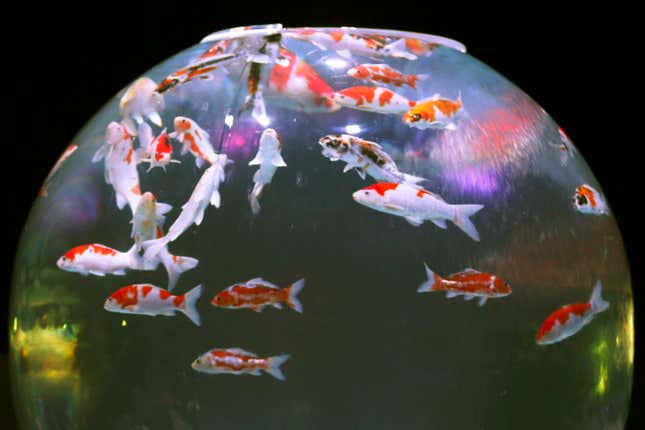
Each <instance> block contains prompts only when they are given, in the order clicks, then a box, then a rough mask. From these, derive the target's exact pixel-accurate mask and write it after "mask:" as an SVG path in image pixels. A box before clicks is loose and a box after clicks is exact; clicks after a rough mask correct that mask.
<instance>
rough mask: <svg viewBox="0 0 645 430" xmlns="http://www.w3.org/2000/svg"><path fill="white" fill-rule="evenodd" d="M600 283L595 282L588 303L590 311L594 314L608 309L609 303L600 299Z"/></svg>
mask: <svg viewBox="0 0 645 430" xmlns="http://www.w3.org/2000/svg"><path fill="white" fill-rule="evenodd" d="M601 293H602V283H601V282H600V281H596V285H595V286H594V288H593V293H591V299H590V300H589V303H590V304H591V310H592V311H593V312H594V313H596V314H597V313H600V312H602V311H604V310H606V309H607V308H608V307H609V302H608V301H606V300H604V299H603V298H602V295H601Z"/></svg>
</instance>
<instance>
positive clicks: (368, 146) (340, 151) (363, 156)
mask: <svg viewBox="0 0 645 430" xmlns="http://www.w3.org/2000/svg"><path fill="white" fill-rule="evenodd" d="M318 143H319V144H320V146H322V147H323V150H322V155H323V156H325V157H327V158H329V159H330V160H331V161H338V160H342V161H344V162H346V163H347V164H346V165H345V168H344V169H343V173H344V172H347V171H349V170H351V169H354V170H356V172H357V173H358V175H359V176H360V177H361V178H363V179H365V175H366V174H367V175H370V176H371V177H372V178H374V179H376V180H377V181H388V182H408V183H411V184H416V183H418V182H421V181H424V180H425V178H420V177H418V176H413V175H408V174H407V173H402V172H400V171H399V169H398V168H397V167H396V163H395V162H394V160H392V158H391V157H390V155H389V154H388V153H387V152H385V151H384V150H383V148H382V147H381V146H380V145H379V144H377V143H375V142H370V141H368V140H364V139H360V138H358V137H355V136H352V135H349V134H341V135H333V134H328V135H326V136H323V137H321V138H320V139H319V140H318Z"/></svg>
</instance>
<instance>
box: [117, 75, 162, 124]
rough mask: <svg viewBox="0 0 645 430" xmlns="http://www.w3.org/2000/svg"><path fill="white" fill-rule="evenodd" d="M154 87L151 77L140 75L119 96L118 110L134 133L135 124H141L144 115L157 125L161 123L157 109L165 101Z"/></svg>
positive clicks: (158, 109) (155, 85)
mask: <svg viewBox="0 0 645 430" xmlns="http://www.w3.org/2000/svg"><path fill="white" fill-rule="evenodd" d="M156 89H157V84H156V83H155V82H154V81H153V80H152V79H150V78H147V77H142V78H139V79H137V80H136V81H134V83H133V84H132V85H130V87H128V89H127V90H126V91H125V94H123V97H121V101H120V102H119V112H120V113H121V117H123V123H124V124H125V126H126V127H127V128H128V130H129V131H130V133H132V134H135V133H136V130H137V126H136V124H142V123H143V121H144V117H145V118H148V119H149V120H150V121H151V122H152V123H153V124H155V125H156V126H158V127H161V126H162V125H163V121H162V120H161V117H160V116H159V111H162V110H163V109H164V107H165V103H164V99H163V95H161V94H160V93H158V92H157V91H156ZM132 120H134V122H133V121H132ZM135 122H136V124H135Z"/></svg>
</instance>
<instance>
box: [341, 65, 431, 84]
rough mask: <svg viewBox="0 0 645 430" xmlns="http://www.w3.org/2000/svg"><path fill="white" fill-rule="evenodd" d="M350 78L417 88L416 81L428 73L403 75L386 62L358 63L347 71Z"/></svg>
mask: <svg viewBox="0 0 645 430" xmlns="http://www.w3.org/2000/svg"><path fill="white" fill-rule="evenodd" d="M347 75H348V76H351V77H352V78H356V79H362V80H364V81H368V82H372V83H374V84H378V83H382V84H390V85H394V86H395V87H400V86H403V85H408V86H410V87H411V88H414V89H416V88H417V82H418V81H423V80H425V79H427V78H428V75H422V74H421V75H420V74H417V75H404V74H403V73H401V72H399V71H398V70H396V69H394V68H392V67H390V66H388V65H387V64H360V65H358V66H355V67H352V68H351V69H349V70H348V71H347Z"/></svg>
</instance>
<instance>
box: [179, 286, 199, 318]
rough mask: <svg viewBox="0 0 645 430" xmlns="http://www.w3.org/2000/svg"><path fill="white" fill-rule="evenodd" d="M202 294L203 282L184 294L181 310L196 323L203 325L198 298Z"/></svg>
mask: <svg viewBox="0 0 645 430" xmlns="http://www.w3.org/2000/svg"><path fill="white" fill-rule="evenodd" d="M201 295H202V284H199V285H197V286H196V287H195V288H193V289H192V290H190V291H189V292H187V293H186V294H184V303H183V304H182V306H181V311H182V312H183V313H184V314H185V315H186V316H187V317H188V318H189V319H190V320H191V321H192V322H194V323H195V324H196V325H202V321H201V318H200V317H199V312H198V311H197V307H196V306H195V305H196V304H197V300H199V297H200V296H201Z"/></svg>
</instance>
